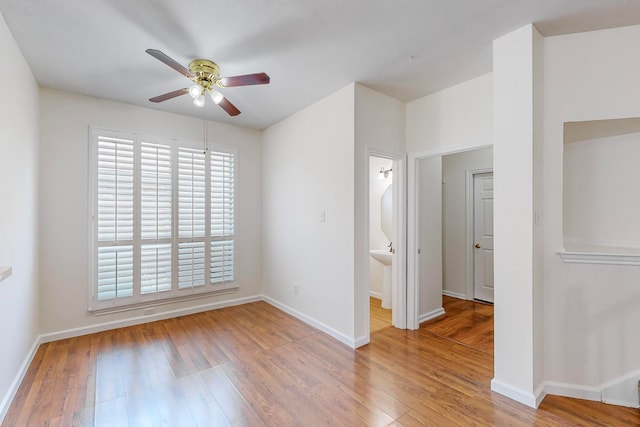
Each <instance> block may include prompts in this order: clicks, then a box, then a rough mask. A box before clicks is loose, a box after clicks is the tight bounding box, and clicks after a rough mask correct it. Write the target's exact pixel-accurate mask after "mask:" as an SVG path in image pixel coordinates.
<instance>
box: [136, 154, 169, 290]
mask: <svg viewBox="0 0 640 427" xmlns="http://www.w3.org/2000/svg"><path fill="white" fill-rule="evenodd" d="M171 151H172V147H171V146H170V145H166V144H157V143H151V142H142V143H141V144H140V229H141V237H140V239H141V245H140V292H141V293H142V294H149V293H155V292H166V291H170V290H171V212H172V203H171V200H172V197H173V196H172V182H171V167H172V165H171Z"/></svg>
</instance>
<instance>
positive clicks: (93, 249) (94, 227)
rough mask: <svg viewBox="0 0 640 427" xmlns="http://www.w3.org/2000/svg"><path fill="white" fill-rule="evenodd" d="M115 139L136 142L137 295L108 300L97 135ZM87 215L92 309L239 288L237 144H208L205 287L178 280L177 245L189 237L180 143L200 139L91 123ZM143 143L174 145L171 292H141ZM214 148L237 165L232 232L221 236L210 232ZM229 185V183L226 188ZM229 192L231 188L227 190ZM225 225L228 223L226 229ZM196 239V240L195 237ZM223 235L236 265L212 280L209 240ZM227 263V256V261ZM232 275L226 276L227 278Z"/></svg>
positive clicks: (144, 241) (134, 243)
mask: <svg viewBox="0 0 640 427" xmlns="http://www.w3.org/2000/svg"><path fill="white" fill-rule="evenodd" d="M100 137H104V138H117V139H124V140H131V141H133V188H134V190H133V211H134V214H133V230H134V231H133V240H132V246H133V262H132V268H133V295H132V296H124V297H113V298H109V299H105V300H99V299H98V249H99V247H100V242H99V238H98V142H99V138H100ZM88 139H89V150H88V156H89V178H90V179H89V183H90V185H89V200H88V201H89V215H88V223H89V224H88V230H89V239H88V240H89V254H90V256H89V260H88V261H89V275H90V277H89V281H88V282H89V295H88V300H89V301H88V307H89V311H90V312H92V313H94V314H104V313H110V312H118V311H126V310H132V309H136V308H141V307H149V306H156V305H162V304H168V303H171V302H175V301H180V300H185V299H194V298H202V297H205V296H211V295H216V294H221V293H230V292H235V291H237V289H238V280H237V237H236V233H237V222H236V218H237V215H236V209H235V207H236V206H237V188H238V150H237V149H236V148H234V147H228V146H224V145H219V144H213V145H209V146H208V147H207V148H206V155H205V176H204V181H205V224H206V226H205V235H204V238H199V240H200V241H202V240H203V241H204V246H205V257H204V271H205V277H204V283H203V285H202V286H195V287H193V286H192V287H186V288H180V286H179V283H178V269H179V260H178V245H179V243H180V242H184V241H185V240H188V239H185V238H180V237H179V234H178V223H179V216H178V215H179V212H178V207H179V206H178V205H179V197H178V195H179V188H178V183H179V173H178V166H179V165H178V163H179V150H180V148H188V149H197V150H202V151H205V150H204V149H203V143H202V142H194V141H189V140H183V139H174V138H162V137H152V136H148V135H144V134H141V133H136V132H127V131H119V130H110V129H105V128H101V127H94V126H90V127H89V138H88ZM143 143H153V144H163V145H168V146H170V147H171V193H172V197H171V237H170V240H171V262H170V266H171V289H170V290H168V291H156V292H152V293H147V294H143V293H142V280H141V268H142V264H141V262H142V261H141V253H142V248H143V244H149V239H143V238H142V223H141V222H142V210H141V204H142V193H141V188H142V184H141V181H142V172H141V169H142V163H141V147H142V144H143ZM215 153H224V155H226V156H230V157H231V158H232V159H233V160H232V163H231V165H232V167H233V170H232V172H231V176H232V186H233V189H232V192H231V198H232V204H231V215H232V222H231V224H232V226H231V230H232V232H233V234H231V235H227V234H224V235H222V236H212V233H211V222H212V216H211V201H212V182H211V174H212V170H211V163H212V162H211V158H212V155H214V154H215ZM225 188H226V187H225ZM225 194H227V193H225ZM226 231H227V229H226V228H225V232H226ZM164 240H166V239H158V240H157V241H158V242H160V241H164ZM196 240H198V239H193V241H196ZM220 240H224V241H225V242H230V244H231V255H226V256H225V260H227V259H228V257H229V256H230V257H231V264H232V267H231V268H228V265H229V264H228V263H223V267H222V268H223V271H224V272H226V274H225V273H224V272H223V280H220V281H217V282H215V283H211V268H212V267H211V265H212V258H211V243H212V242H214V241H220ZM114 243H115V246H117V245H118V240H117V239H116V240H115V241H114ZM225 262H226V261H225ZM229 275H230V277H231V280H226V279H227V278H228V277H229Z"/></svg>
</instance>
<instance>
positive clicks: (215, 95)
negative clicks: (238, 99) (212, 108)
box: [209, 89, 224, 104]
mask: <svg viewBox="0 0 640 427" xmlns="http://www.w3.org/2000/svg"><path fill="white" fill-rule="evenodd" d="M209 96H210V97H211V100H212V101H213V102H214V103H216V104H220V103H221V102H222V100H223V99H224V95H222V94H221V93H220V92H218V91H217V90H213V89H211V91H210V92H209Z"/></svg>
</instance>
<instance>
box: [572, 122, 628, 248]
mask: <svg viewBox="0 0 640 427" xmlns="http://www.w3.org/2000/svg"><path fill="white" fill-rule="evenodd" d="M638 159H640V133H630V134H626V135H615V136H607V137H601V138H591V139H588V140H585V141H578V142H572V143H565V145H564V165H563V166H564V172H563V178H564V186H563V187H564V193H563V194H564V203H563V218H564V219H563V225H564V227H563V228H564V230H563V234H564V240H565V247H566V244H567V243H573V244H592V245H609V246H624V247H636V248H640V221H639V220H638V219H639V218H640V197H638V188H637V187H636V186H635V185H629V184H630V183H640V168H639V167H638Z"/></svg>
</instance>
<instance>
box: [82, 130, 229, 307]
mask: <svg viewBox="0 0 640 427" xmlns="http://www.w3.org/2000/svg"><path fill="white" fill-rule="evenodd" d="M90 145H91V149H90V156H91V163H90V164H91V174H92V178H93V185H92V198H91V199H92V204H93V205H92V209H91V224H92V232H91V250H92V267H93V268H92V278H91V281H90V282H91V283H92V289H91V293H90V294H91V300H90V304H89V305H90V309H91V310H92V311H101V310H110V309H113V308H115V307H121V306H139V305H146V304H151V303H153V302H157V301H159V300H167V299H175V298H191V297H193V296H195V295H200V294H204V293H211V292H221V291H228V290H230V289H235V288H237V285H236V284H235V224H234V205H235V173H236V169H235V162H236V154H235V151H234V150H230V149H223V148H219V147H214V148H211V149H209V150H207V151H206V153H205V152H204V151H203V149H202V148H201V147H200V148H198V147H196V146H194V145H192V144H189V143H186V142H184V141H175V140H161V139H158V138H149V137H145V136H141V135H136V134H127V133H123V132H114V131H108V130H103V129H97V128H94V129H92V132H91V141H90Z"/></svg>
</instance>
